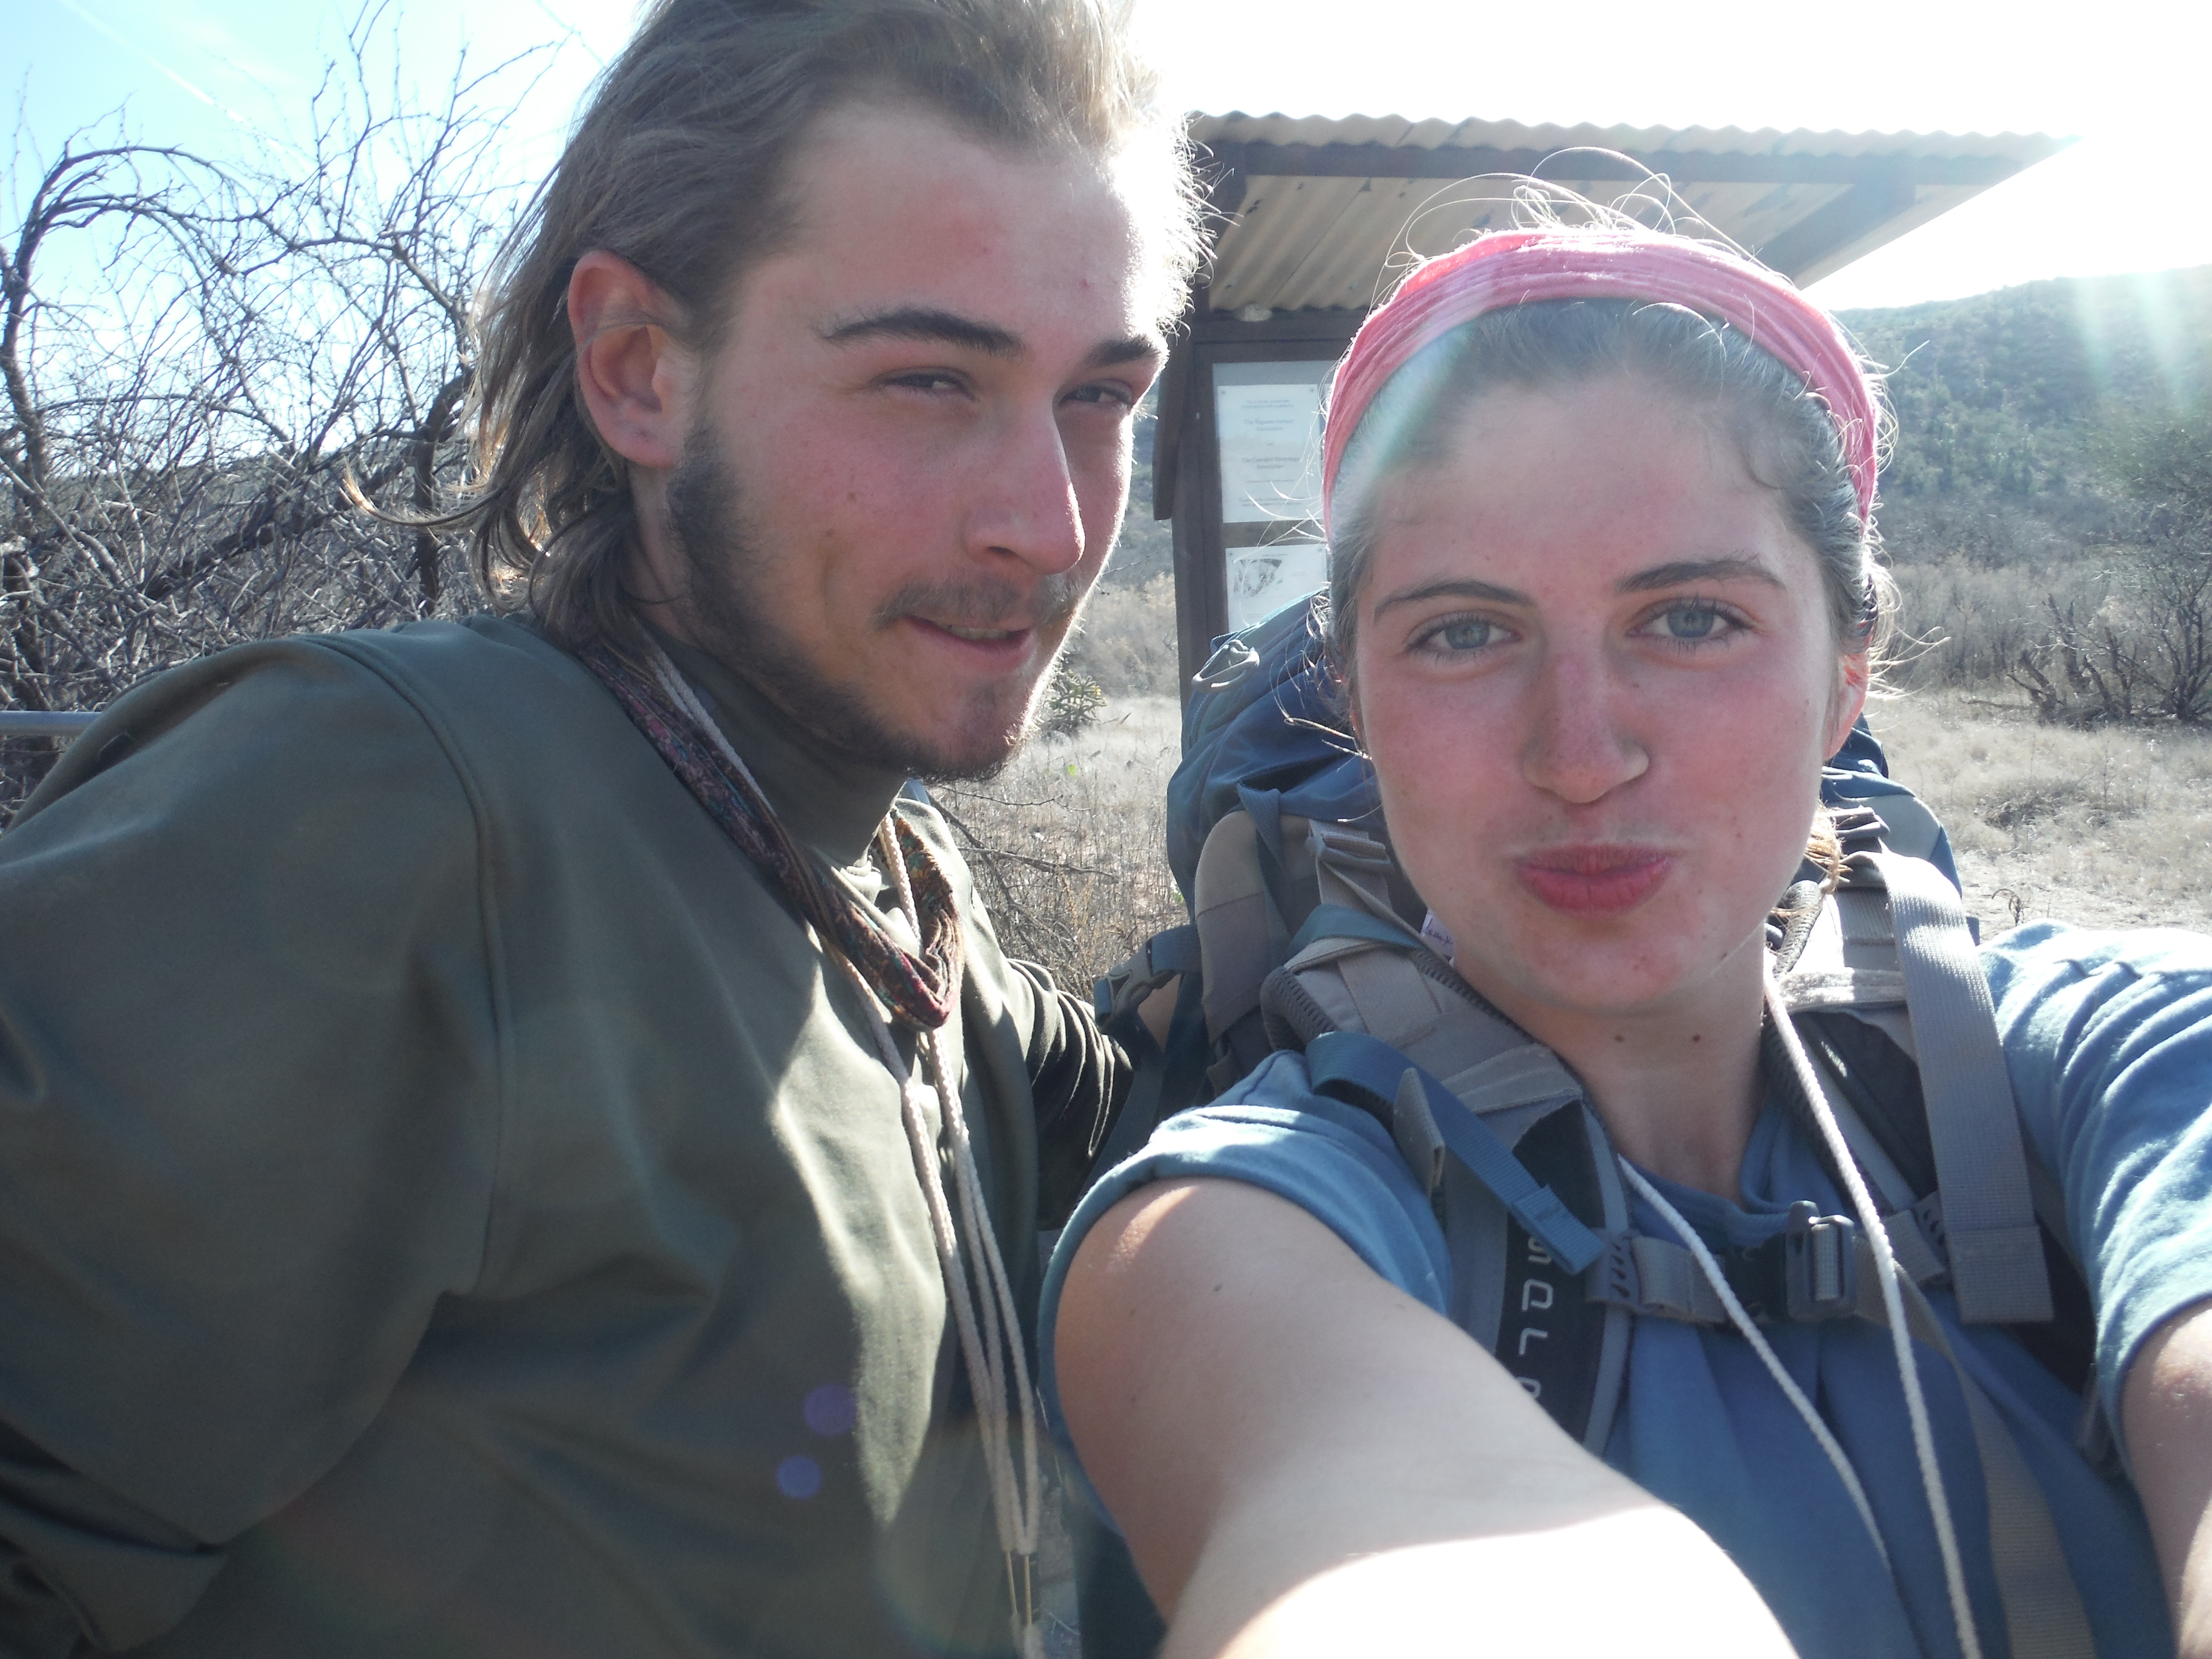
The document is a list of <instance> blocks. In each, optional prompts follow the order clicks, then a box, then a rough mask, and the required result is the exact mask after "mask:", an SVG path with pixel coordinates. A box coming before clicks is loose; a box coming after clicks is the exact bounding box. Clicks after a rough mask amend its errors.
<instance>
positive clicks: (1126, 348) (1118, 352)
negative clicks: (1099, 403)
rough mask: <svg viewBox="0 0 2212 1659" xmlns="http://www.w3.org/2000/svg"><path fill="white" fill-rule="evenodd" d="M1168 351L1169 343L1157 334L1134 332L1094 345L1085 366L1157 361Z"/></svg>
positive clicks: (1096, 366)
mask: <svg viewBox="0 0 2212 1659" xmlns="http://www.w3.org/2000/svg"><path fill="white" fill-rule="evenodd" d="M1167 351H1168V349H1167V343H1166V342H1165V341H1164V340H1162V339H1161V338H1160V337H1159V336H1158V335H1157V334H1132V335H1130V336H1129V337H1128V338H1127V339H1125V340H1106V341H1103V342H1102V343H1099V344H1098V345H1097V346H1095V347H1093V348H1092V349H1091V355H1090V356H1088V357H1086V358H1085V359H1084V362H1083V366H1084V367H1085V368H1120V367H1121V365H1122V364H1123V363H1156V362H1159V360H1160V359H1161V358H1163V357H1164V356H1167Z"/></svg>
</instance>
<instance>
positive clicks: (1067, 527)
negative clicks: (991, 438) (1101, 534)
mask: <svg viewBox="0 0 2212 1659" xmlns="http://www.w3.org/2000/svg"><path fill="white" fill-rule="evenodd" d="M997 436H998V439H999V441H998V442H996V443H994V445H992V446H991V447H990V451H989V453H985V454H983V455H981V456H979V457H978V458H977V459H976V462H975V501H974V502H973V505H972V506H971V507H970V509H969V544H970V546H972V547H973V548H975V550H977V551H979V552H986V553H990V554H996V555H1001V556H1012V557H1014V558H1017V559H1019V560H1020V561H1021V562H1023V563H1024V564H1025V565H1028V566H1029V567H1030V568H1031V569H1033V570H1035V571H1036V572H1037V573H1038V574H1041V575H1047V576H1052V575H1058V574H1060V572H1062V571H1065V570H1072V569H1073V568H1075V567H1076V566H1077V565H1078V564H1079V563H1081V562H1082V561H1083V555H1084V552H1085V538H1084V529H1083V505H1082V502H1081V501H1080V499H1079V497H1078V495H1077V494H1076V488H1075V475H1074V471H1073V468H1071V467H1070V466H1069V465H1068V460H1067V449H1066V445H1065V444H1064V443H1063V442H1062V441H1061V439H1060V428H1059V426H1058V424H1057V423H1056V422H1054V421H1053V420H1052V419H1051V417H1050V416H1049V414H1045V415H1042V416H1040V415H1032V414H1024V415H1022V416H1018V417H1013V418H1010V419H1009V420H1008V421H1007V422H1006V425H1005V426H1004V428H1002V429H1001V430H1000V433H999V434H998V435H997Z"/></svg>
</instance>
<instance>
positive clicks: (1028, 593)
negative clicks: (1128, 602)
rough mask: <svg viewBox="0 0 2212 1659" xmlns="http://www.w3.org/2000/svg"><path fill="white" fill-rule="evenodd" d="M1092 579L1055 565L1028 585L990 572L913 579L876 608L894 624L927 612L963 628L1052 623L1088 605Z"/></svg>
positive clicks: (883, 624)
mask: <svg viewBox="0 0 2212 1659" xmlns="http://www.w3.org/2000/svg"><path fill="white" fill-rule="evenodd" d="M1087 592H1090V584H1089V583H1088V582H1086V581H1083V580H1079V579H1078V578H1077V577H1076V576H1075V575H1073V574H1072V573H1070V572H1068V571H1065V570H1062V571H1055V572H1054V573H1053V574H1050V575H1048V576H1042V577H1040V578H1039V579H1038V580H1036V581H1035V582H1033V583H1030V584H1029V585H1028V586H1015V585H1014V584H1013V583H1012V582H1005V581H997V580H992V579H990V578H983V579H981V580H951V581H919V582H909V583H908V584H907V585H906V586H904V587H902V588H900V589H899V590H898V591H897V592H895V593H893V594H892V595H891V597H890V599H888V600H886V601H885V602H884V605H883V606H882V607H881V608H880V609H879V610H878V611H877V612H876V625H877V626H878V628H888V627H889V626H890V624H891V623H895V622H896V621H898V620H899V618H901V617H927V619H928V620H930V621H931V622H934V623H951V624H952V625H953V626H955V627H957V628H1007V627H1012V626H1018V627H1022V628H1030V629H1050V628H1055V627H1057V626H1059V625H1060V623H1063V622H1066V620H1067V619H1068V618H1069V617H1072V616H1073V615H1074V614H1075V612H1076V611H1078V610H1079V608H1080V607H1081V606H1082V604H1083V599H1084V596H1085V594H1086V593H1087Z"/></svg>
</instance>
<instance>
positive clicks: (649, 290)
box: [568, 248, 696, 471]
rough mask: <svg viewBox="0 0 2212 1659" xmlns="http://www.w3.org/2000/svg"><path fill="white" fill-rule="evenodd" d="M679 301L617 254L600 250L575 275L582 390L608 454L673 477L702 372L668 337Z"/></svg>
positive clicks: (572, 318) (571, 282)
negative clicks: (698, 371)
mask: <svg viewBox="0 0 2212 1659" xmlns="http://www.w3.org/2000/svg"><path fill="white" fill-rule="evenodd" d="M680 314H681V313H680V307H678V305H677V303H676V301H674V300H672V299H671V297H670V296H669V295H666V294H665V293H664V292H663V291H662V290H661V289H660V288H659V286H658V285H657V284H655V283H653V280H652V279H651V278H649V277H648V276H646V274H645V273H644V272H643V271H641V270H639V269H638V268H637V267H636V266H635V265H634V264H630V262H629V260H627V259H624V258H621V257H619V256H618V255H616V254H612V253H609V252H606V251H605V249H604V248H594V249H593V250H592V252H589V253H586V255H584V257H583V258H580V259H579V260H577V261H576V268H575V270H574V271H572V272H570V273H569V276H568V326H569V328H570V329H571V330H572V331H574V335H575V337H576V389H577V392H578V393H579V395H580V396H581V397H582V398H583V400H584V408H585V410H586V412H587V413H588V414H589V415H590V416H591V417H592V425H593V426H594V427H596V428H599V437H600V439H601V440H602V441H604V442H605V444H606V446H607V447H608V448H610V449H611V450H613V451H614V452H615V453H616V454H617V455H620V456H622V457H623V459H625V460H628V461H631V462H634V463H635V464H636V465H639V466H644V467H652V468H655V469H657V470H659V471H670V470H671V469H673V468H674V467H675V465H676V464H677V463H678V461H679V460H681V459H683V457H684V435H685V434H686V433H687V432H689V431H690V424H691V399H692V393H693V390H694V384H693V383H694V380H695V378H696V375H695V365H694V363H693V362H692V357H691V354H690V352H689V351H687V350H685V349H684V347H683V346H681V345H680V344H678V342H677V339H676V337H675V336H674V335H673V334H672V333H671V332H670V331H669V328H668V325H667V319H673V318H675V317H677V316H678V315H680Z"/></svg>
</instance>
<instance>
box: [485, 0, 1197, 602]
mask: <svg viewBox="0 0 2212 1659" xmlns="http://www.w3.org/2000/svg"><path fill="white" fill-rule="evenodd" d="M1125 13H1126V0H658V3H655V4H653V5H652V6H651V7H650V8H649V9H647V12H646V14H645V16H644V18H643V21H642V22H641V25H640V27H639V29H638V32H637V34H636V36H635V39H633V40H631V42H630V43H629V46H628V48H627V49H626V50H625V51H624V52H623V54H622V56H621V57H620V58H617V60H616V61H615V62H614V63H613V64H611V65H610V66H609V68H608V69H607V70H606V71H605V74H604V75H603V76H601V78H600V80H599V83H598V86H597V88H596V89H595V91H594V93H593V94H592V100H591V103H590V105H589V106H588V107H587V108H586V111H585V112H584V114H583V117H582V118H581V119H580V122H579V123H578V125H577V127H576V130H575V131H574V135H573V136H572V137H570V139H569V141H568V148H567V149H566V151H565V152H564V153H563V154H562V157H561V161H560V164H559V166H558V167H557V168H556V171H555V173H554V174H553V177H552V178H551V179H550V180H549V181H548V182H547V184H546V185H545V187H544V189H543V190H542V191H540V192H539V194H538V198H537V200H536V201H535V202H534V203H533V204H532V207H531V209H530V211H529V213H528V215H527V216H526V219H525V222H524V223H523V224H522V226H521V227H520V229H519V230H518V232H517V234H516V235H515V238H514V240H513V241H512V242H511V243H510V244H509V246H508V248H507V252H505V253H504V254H503V255H502V257H501V260H500V262H499V264H498V265H497V266H496V267H495V270H494V272H493V277H492V283H491V285H490V292H489V298H488V301H487V305H486V308H485V311H484V315H483V323H482V326H481V330H480V335H479V350H478V360H477V378H476V384H475V387H474V392H473V397H474V400H475V411H476V422H475V435H474V451H475V467H476V478H475V483H474V486H473V489H472V495H473V499H472V500H471V501H470V502H469V503H468V505H467V506H466V507H465V508H464V509H463V510H462V511H461V512H460V513H457V514H455V515H454V517H453V519H451V520H447V522H448V523H453V524H459V525H465V526H467V528H468V530H469V532H470V535H471V543H472V545H473V550H474V552H475V556H476V560H477V571H478V574H479V575H480V576H481V577H482V578H483V583H484V587H485V590H486V591H487V592H489V594H490V595H491V596H492V598H493V600H494V602H495V604H499V605H502V606H512V605H519V604H523V603H526V604H527V605H529V607H530V609H531V610H532V611H533V612H534V613H535V614H536V615H537V617H538V619H539V621H540V622H541V623H543V624H544V626H545V628H546V629H547V631H548V632H550V634H552V635H554V636H555V637H556V638H558V639H561V640H563V641H581V640H584V639H588V638H591V637H592V636H594V635H611V636H612V637H614V638H616V639H617V640H619V639H622V638H624V637H626V636H627V635H629V632H630V629H631V628H632V626H633V623H632V619H631V615H630V611H629V605H628V603H627V602H626V600H625V598H624V595H623V589H622V585H621V584H622V571H623V562H624V561H625V559H626V557H627V556H628V552H629V547H630V544H631V541H632V532H633V530H634V528H635V507H634V505H633V503H632V499H631V493H630V487H629V471H628V464H627V463H626V462H625V461H624V460H623V458H622V457H620V456H619V455H617V454H616V453H614V452H613V451H612V450H611V449H610V448H608V447H607V446H606V445H605V443H603V442H602V441H600V439H599V434H598V432H597V431H596V430H595V429H594V428H593V427H592V422H591V420H590V417H589V416H588V415H587V414H586V411H585V410H584V408H583V405H582V403H581V400H580V398H579V397H578V395H577V390H576V349H575V343H574V338H573V337H572V336H571V333H570V330H569V325H568V279H569V276H570V273H571V272H573V271H574V269H575V265H576V261H577V260H578V259H579V258H580V257H581V256H582V255H584V254H585V253H586V252H591V251H592V250H593V249H605V250H606V251H607V252H612V253H615V254H617V255H619V256H620V257H621V258H624V259H626V260H628V261H629V263H630V264H634V265H635V266H636V267H637V268H638V269H639V270H641V271H642V272H643V273H644V274H645V275H646V276H647V277H648V278H650V279H651V280H652V281H653V283H656V284H657V285H658V286H659V288H660V289H662V290H663V291H664V292H665V293H666V294H668V295H670V296H671V299H672V300H673V301H675V302H676V304H677V305H678V307H681V315H680V316H676V317H666V318H656V319H654V320H655V321H656V322H658V323H660V324H662V325H664V326H666V327H668V328H670V329H671V331H676V332H677V334H678V339H679V340H680V341H681V343H683V344H684V346H686V347H687V348H689V349H692V350H695V351H698V352H701V353H711V352H712V351H713V350H714V348H715V347H716V346H717V344H719V343H720V331H722V329H723V328H724V327H725V326H726V322H727V320H728V319H727V312H728V305H729V300H730V297H731V295H732V290H733V285H734V283H735V282H736V280H737V279H738V277H740V276H743V275H744V273H745V272H746V271H747V270H750V269H751V268H752V267H753V266H754V265H756V264H758V263H759V262H760V261H761V260H762V259H763V258H768V257H769V256H771V255H772V254H774V253H775V252H777V251H778V250H779V249H780V248H781V246H784V245H785V243H786V241H787V239H788V238H789V237H790V235H791V234H793V229H794V227H795V222H796V213H797V207H798V204H796V203H795V202H793V200H792V199H791V198H790V197H789V195H788V194H787V179H786V176H785V175H786V173H787V168H788V166H789V162H790V160H791V157H792V154H793V149H794V148H795V147H796V145H797V144H798V143H799V140H800V139H801V138H802V137H803V136H804V135H805V131H806V129H807V126H808V124H809V122H810V121H811V120H812V119H813V118H815V117H816V116H817V115H818V114H820V113H821V112H823V111H825V110H827V109H829V108H831V107H832V106H836V104H838V103H840V102H842V101H846V100H853V99H856V98H866V99H869V100H894V101H896V100H906V101H910V102H912V103H914V104H915V105H918V106H921V107H923V108H925V109H927V110H931V111H933V112H940V113H942V114H943V115H944V116H945V117H946V118H948V119H949V120H951V122H952V123H953V124H954V125H956V126H957V127H959V128H961V129H962V130H963V131H968V132H971V133H973V134H974V135H975V137H977V138H979V139H980V140H981V141H983V142H985V143H993V144H999V145H1004V146H1006V147H1009V148H1012V149H1018V150H1024V151H1039V152H1047V153H1049V152H1054V151H1066V152H1069V153H1074V154H1082V155H1092V156H1096V157H1098V158H1100V159H1101V160H1102V161H1106V160H1111V159H1115V158H1120V157H1123V156H1127V157H1128V158H1129V159H1130V160H1131V161H1133V163H1134V164H1135V165H1133V167H1127V168H1124V169H1123V171H1124V174H1125V176H1126V177H1128V178H1130V179H1132V181H1133V182H1134V183H1137V184H1138V185H1140V186H1141V185H1148V184H1150V183H1152V182H1154V181H1156V182H1157V184H1158V190H1159V197H1158V200H1157V201H1156V202H1145V201H1140V202H1139V204H1138V211H1139V214H1140V216H1145V217H1147V218H1149V219H1150V220H1151V221H1152V225H1153V227H1154V228H1155V229H1154V234H1155V235H1156V237H1157V239H1158V240H1157V242H1156V246H1158V249H1159V252H1160V257H1161V258H1162V260H1163V270H1162V271H1161V282H1162V287H1161V292H1162V295H1163V304H1164V305H1170V306H1173V307H1180V306H1181V304H1182V295H1183V290H1184V282H1185V279H1186V278H1187V276H1188V272H1189V270H1191V268H1192V267H1193V266H1194V264H1195V262H1196V259H1197V257H1198V252H1199V236H1198V231H1197V217H1196V211H1195V203H1196V201H1197V196H1196V191H1195V190H1194V186H1193V184H1192V182H1191V173H1190V166H1189V161H1188V149H1187V146H1186V145H1185V143H1184V141H1183V138H1182V130H1181V127H1180V125H1179V124H1178V123H1176V122H1175V121H1173V120H1171V119H1169V118H1165V117H1164V116H1163V115H1162V114H1161V113H1160V112H1158V109H1157V108H1156V106H1155V78H1154V76H1153V75H1152V71H1151V70H1150V69H1149V68H1148V67H1147V66H1146V64H1144V63H1143V62H1142V61H1141V60H1140V59H1139V58H1138V57H1137V56H1136V55H1135V54H1134V52H1133V50H1132V49H1131V47H1130V46H1129V44H1128V40H1127V29H1126V27H1125V25H1126V21H1127V19H1126V15H1125ZM1146 152H1150V153H1149V154H1146ZM1162 320H1163V322H1165V321H1167V320H1170V319H1167V318H1163V319H1162Z"/></svg>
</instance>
